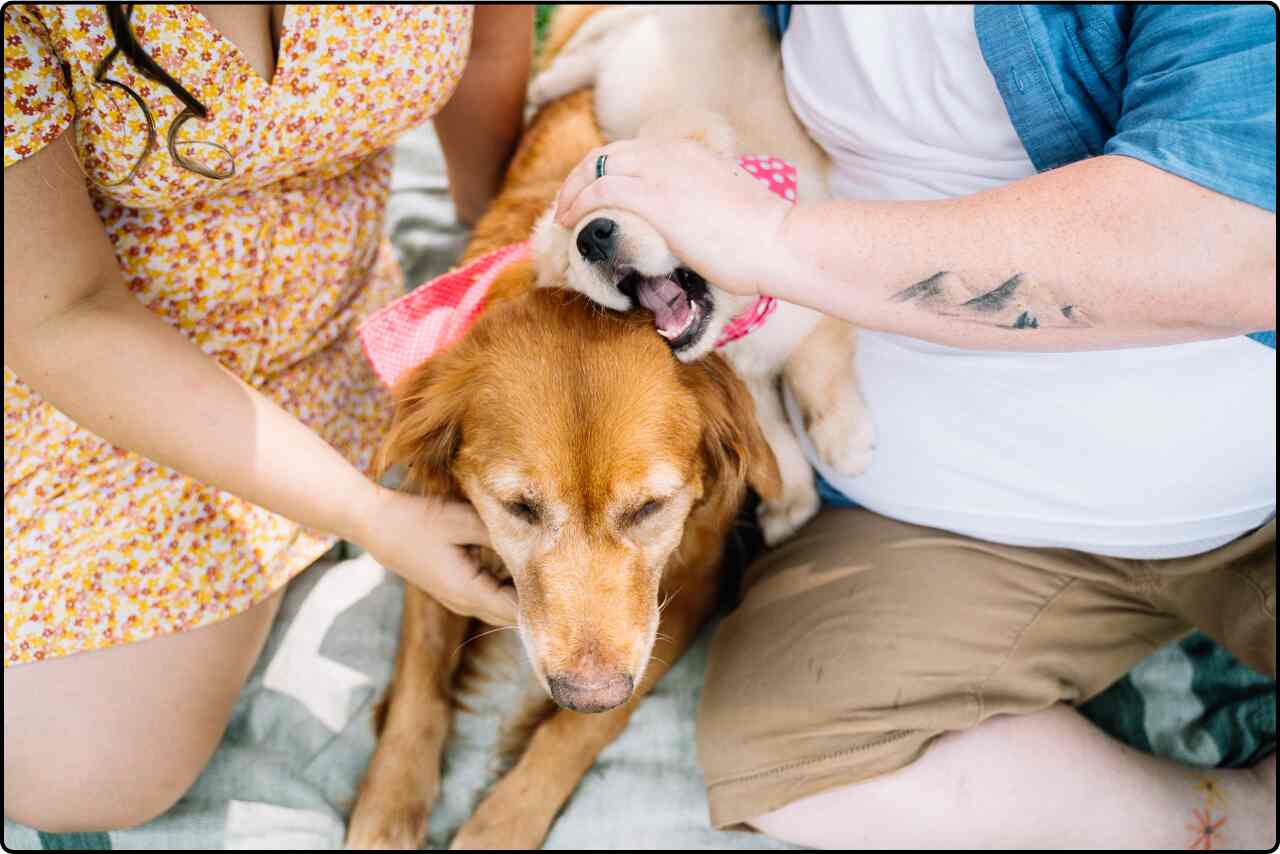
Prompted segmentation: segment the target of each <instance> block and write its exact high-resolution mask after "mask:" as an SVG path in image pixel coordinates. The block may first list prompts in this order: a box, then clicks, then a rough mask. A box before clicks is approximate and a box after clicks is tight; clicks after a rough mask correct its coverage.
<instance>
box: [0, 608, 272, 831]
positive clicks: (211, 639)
mask: <svg viewBox="0 0 1280 854" xmlns="http://www.w3.org/2000/svg"><path fill="white" fill-rule="evenodd" d="M283 592H284V591H283V590H280V591H278V592H276V593H275V594H273V595H272V596H271V597H270V598H269V599H267V600H266V601H264V602H261V603H259V604H258V605H256V606H254V607H253V608H250V609H249V610H248V611H246V612H245V613H243V614H239V615H237V616H235V617H232V618H231V619H228V620H223V621H222V622H219V623H215V624H214V625H211V626H206V627H204V628H200V629H195V630H192V631H189V632H182V633H180V634H176V635H166V636H164V637H160V638H155V639H153V640H149V641H143V642H142V643H137V644H130V645H128V646H120V647H112V648H110V649H104V650H99V651H97V652H87V653H82V654H80V655H73V656H70V657H68V658H59V659H54V660H53V661H46V662H42V663H40V664H29V665H24V666H20V667H10V668H7V669H6V670H5V672H4V781H5V787H4V814H5V816H6V817H8V818H10V819H12V820H14V821H18V822H22V823H23V824H27V825H31V826H33V827H37V828H39V829H41V830H46V831H52V832H71V831H102V830H115V829H119V828H125V827H133V826H135V825H138V824H142V823H143V822H146V821H149V820H151V819H152V818H155V817H156V816H158V815H160V814H161V813H163V812H164V811H165V810H167V809H168V808H169V807H170V806H172V805H173V804H174V803H175V802H176V801H177V800H178V798H180V797H181V796H182V795H183V793H185V792H186V790H187V789H189V788H190V787H191V784H192V783H193V782H195V779H196V777H198V776H199V774H200V772H201V771H202V770H204V766H205V765H206V764H208V762H209V758H210V757H211V756H212V755H213V751H214V750H215V749H216V748H217V746H218V742H219V740H220V739H221V738H222V733H223V730H224V729H226V726H227V721H228V719H230V717H231V710H232V708H234V706H235V702H236V698H237V697H238V696H239V694H240V689H241V687H243V685H244V681H245V679H247V678H248V676H249V672H250V671H251V670H252V669H253V664H254V662H255V661H256V660H257V658H258V653H260V652H261V651H262V645H263V643H265V642H266V639H267V633H268V632H269V631H270V628H271V622H272V620H273V619H275V615H276V610H277V609H278V608H279V606H280V600H281V595H282V594H283Z"/></svg>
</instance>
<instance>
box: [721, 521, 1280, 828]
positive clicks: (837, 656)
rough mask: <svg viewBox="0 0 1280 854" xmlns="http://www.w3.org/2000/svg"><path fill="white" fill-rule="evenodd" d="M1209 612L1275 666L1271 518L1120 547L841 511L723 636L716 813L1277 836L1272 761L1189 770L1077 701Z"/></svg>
mask: <svg viewBox="0 0 1280 854" xmlns="http://www.w3.org/2000/svg"><path fill="white" fill-rule="evenodd" d="M1207 610H1208V611H1221V612H1222V614H1218V615H1217V616H1216V617H1215V616H1214V614H1211V613H1207V612H1206V611H1207ZM1224 615H1228V616H1226V617H1224ZM1193 625H1198V626H1201V627H1203V628H1204V629H1205V631H1207V632H1209V633H1210V634H1211V635H1214V636H1217V637H1220V639H1221V640H1223V641H1224V642H1226V643H1227V644H1228V645H1229V646H1230V648H1231V649H1232V651H1233V652H1235V653H1236V654H1237V656H1238V657H1240V658H1241V659H1242V660H1246V661H1248V662H1249V663H1251V664H1253V666H1255V667H1258V668H1260V669H1263V670H1264V671H1265V672H1267V673H1270V674H1272V675H1274V673H1275V657H1274V656H1275V652H1274V650H1275V637H1276V635H1275V632H1276V623H1275V526H1274V523H1272V524H1271V525H1269V526H1267V527H1266V528H1263V529H1260V530H1258V531H1256V532H1254V533H1253V534H1250V535H1248V536H1246V537H1242V538H1241V539H1240V540H1237V541H1236V542H1235V543H1232V544H1229V545H1228V546H1224V547H1223V548H1222V549H1220V550H1218V551H1216V552H1212V553H1209V554H1206V555H1202V556H1196V557H1194V558H1186V559H1180V560H1177V561H1122V560H1118V559H1110V558H1098V557H1093V556H1090V555H1085V554H1082V553H1078V552H1070V551H1066V550H1059V549H1022V548H1013V547H1007V546H998V545H994V544H990V543H983V542H979V541H976V540H970V539H968V538H965V537H959V536H955V535H951V534H947V533H944V532H941V531H936V530H932V529H927V528H921V527H918V526H913V525H907V524H904V523H899V522H894V521H892V520H888V519H884V518H882V517H878V516H875V515H874V514H872V513H869V512H867V511H864V510H853V511H851V510H843V511H838V510H824V511H823V512H822V513H821V514H819V516H818V517H817V518H816V519H815V520H814V521H813V522H812V523H810V524H809V525H808V526H806V527H805V528H804V529H802V530H801V531H800V532H799V533H798V534H797V536H796V537H795V538H794V539H792V540H790V541H788V542H787V543H786V544H784V545H783V546H782V547H781V548H779V549H776V550H774V551H773V552H771V553H770V554H768V555H766V556H765V558H763V559H762V560H760V561H758V562H757V563H756V564H755V565H754V566H753V567H752V568H751V569H750V570H749V571H748V578H747V592H746V595H745V597H744V599H743V602H742V604H741V605H740V606H739V608H738V610H737V611H736V612H735V613H734V614H733V615H731V616H730V617H729V618H728V619H727V620H726V621H725V622H724V623H722V624H721V627H720V629H719V631H718V633H717V636H716V638H715V640H714V642H713V646H712V650H711V660H710V665H709V670H708V674H707V682H706V687H705V689H704V693H703V704H702V708H701V709H700V713H699V722H698V740H699V757H700V760H701V764H702V767H703V770H704V773H705V774H706V777H707V783H708V796H709V801H710V806H711V812H712V821H713V823H714V824H715V825H716V826H719V827H724V826H729V825H733V824H738V823H747V824H750V825H754V826H755V827H757V828H759V829H762V830H764V831H766V832H768V833H770V834H773V835H776V836H778V837H780V838H783V839H786V840H788V841H792V842H796V843H801V844H806V845H815V846H834V847H882V848H884V847H888V848H891V847H899V846H901V847H956V846H972V847H993V846H994V847H1005V846H1008V847H1028V848H1037V847H1055V848H1056V847H1097V846H1104V847H1107V846H1115V847H1148V848H1149V847H1158V846H1174V847H1188V846H1193V845H1195V846H1199V847H1208V846H1210V845H1216V846H1218V847H1221V846H1223V845H1226V846H1228V847H1259V848H1266V847H1269V846H1270V845H1272V844H1274V841H1275V768H1276V766H1275V758H1274V756H1273V757H1271V758H1270V759H1269V760H1267V761H1266V762H1264V763H1262V764H1261V765H1260V766H1258V767H1257V768H1254V769H1251V770H1248V771H1221V770H1209V771H1201V770H1196V769H1191V768H1187V767H1183V766H1180V765H1178V764H1176V763H1173V762H1169V761H1167V760H1163V759H1156V758H1153V757H1150V756H1147V755H1145V754H1142V753H1139V752H1138V751H1136V750H1132V749H1130V748H1128V747H1127V746H1124V745H1122V744H1119V743H1118V742H1116V741H1114V740H1113V739H1111V738H1110V737H1109V736H1107V735H1105V734H1103V733H1102V732H1101V731H1099V730H1097V729H1096V728H1094V727H1093V725H1092V724H1090V723H1089V722H1088V721H1086V720H1084V719H1083V718H1082V717H1081V716H1079V715H1078V714H1077V713H1076V712H1074V711H1073V710H1071V709H1068V708H1066V706H1065V705H1064V704H1065V703H1077V702H1083V701H1085V700H1087V699H1088V698H1090V697H1092V696H1093V695H1095V694H1097V693H1098V692H1100V691H1102V690H1103V689H1104V688H1106V687H1107V685H1109V684H1110V683H1111V682H1113V681H1114V680H1115V679H1117V678H1118V677H1119V676H1121V675H1122V674H1123V673H1125V672H1126V671H1127V670H1129V669H1130V668H1131V667H1132V666H1133V665H1134V664H1136V663H1137V662H1138V661H1139V660H1141V659H1142V658H1143V657H1145V656H1146V655H1147V654H1149V653H1150V652H1152V651H1154V650H1155V649H1156V648H1158V647H1159V646H1161V645H1163V644H1164V643H1166V642H1167V641H1169V640H1172V639H1174V638H1176V637H1178V636H1180V635H1182V634H1184V633H1185V632H1187V631H1188V630H1189V629H1190V628H1191V627H1192V626H1193Z"/></svg>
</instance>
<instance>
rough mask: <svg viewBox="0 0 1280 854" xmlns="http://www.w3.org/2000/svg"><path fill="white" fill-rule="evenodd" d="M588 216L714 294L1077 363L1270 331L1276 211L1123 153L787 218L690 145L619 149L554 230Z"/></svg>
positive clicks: (574, 195)
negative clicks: (998, 182)
mask: <svg viewBox="0 0 1280 854" xmlns="http://www.w3.org/2000/svg"><path fill="white" fill-rule="evenodd" d="M599 153H605V154H607V155H608V160H607V161H606V163H607V175H606V176H605V177H604V178H602V179H599V180H597V179H595V175H594V169H595V159H596V156H597V155H598V154H599ZM602 207H616V208H622V209H625V210H630V211H633V212H635V213H636V214H638V215H640V216H642V217H645V218H646V219H647V220H649V221H650V222H651V223H652V224H653V225H654V227H655V228H657V229H658V230H659V231H660V232H661V233H662V234H663V236H664V237H665V238H666V239H667V241H668V243H669V244H670V246H671V248H672V251H673V252H674V253H675V254H676V255H677V256H678V257H680V258H681V259H683V260H684V261H685V263H687V264H689V266H691V267H693V268H694V269H696V270H698V272H699V273H701V274H702V275H703V276H705V277H706V278H707V279H708V280H710V281H712V282H715V283H716V284H717V285H719V286H721V287H723V288H725V289H727V290H731V291H735V292H738V293H754V292H759V293H767V294H770V295H773V296H777V297H780V298H782V299H785V300H788V301H790V302H796V303H799V304H801V305H807V306H810V307H812V308H816V309H819V310H821V311H824V312H827V313H829V314H833V315H836V316H838V317H841V318H844V319H846V320H848V321H850V322H852V323H854V324H856V325H858V326H861V327H864V328H868V329H877V330H885V331H891V332H897V333H901V334H905V335H911V336H914V337H917V338H922V339H925V340H929V341H934V342H937V343H940V344H949V345H954V346H961V347H971V348H975V349H990V350H1001V349H1003V350H1084V349H1091V348H1105V347H1123V346H1140V345H1154V344H1167V343H1174V342H1179V341H1190V340H1196V339H1205V338H1215V337H1223V336H1229V335H1238V334H1241V333H1247V332H1255V331H1259V330H1265V329H1272V328H1274V327H1275V322H1276V291H1275V276H1276V237H1275V215H1274V214H1273V213H1270V212H1268V211H1266V210H1262V209H1260V208H1257V207H1254V206H1252V205H1249V204H1245V203H1243V202H1239V201H1236V200H1234V199H1231V198H1228V197H1226V196H1224V195H1221V194H1219V193H1216V192H1213V191H1211V190H1206V189H1204V188H1202V187H1200V186H1197V185H1196V184H1193V183H1191V182H1190V181H1187V180H1185V179H1182V178H1179V177H1177V176H1175V175H1172V174H1170V173H1168V172H1165V171H1162V170H1160V169H1157V168H1155V167H1153V166H1150V165H1148V164H1146V163H1143V162H1141V161H1139V160H1135V159H1132V158H1129V157H1124V156H1117V155H1112V156H1102V157H1096V158H1092V159H1090V160H1086V161H1081V162H1078V163H1073V164H1070V165H1068V166H1064V167H1062V168H1059V169H1055V170H1052V171H1050V172H1046V173H1043V174H1040V175H1036V176H1033V177H1030V178H1026V179H1023V180H1021V181H1015V182H1013V183H1011V184H1008V185H1006V186H1004V187H1000V188H998V189H994V190H989V191H987V192H983V193H978V194H975V195H972V196H967V197H962V198H957V199H947V200H941V201H927V202H899V201H894V202H860V201H831V202H823V203H818V204H807V205H806V204H801V205H798V206H795V207H792V206H790V205H788V204H787V203H785V202H783V201H781V200H780V199H778V198H777V197H776V196H773V195H772V194H771V193H769V192H768V191H767V190H765V189H763V188H762V187H760V186H759V185H758V184H757V183H756V181H755V180H754V179H753V178H751V177H749V176H747V175H746V174H745V173H742V172H741V170H739V169H738V168H737V167H736V165H735V164H733V163H731V162H729V161H726V160H723V159H721V158H718V157H716V156H715V155H713V154H711V153H710V152H709V151H707V150H706V149H705V148H703V147H702V146H699V145H697V144H694V143H659V142H642V141H635V142H624V143H615V144H614V145H612V146H606V147H605V148H603V149H600V151H598V152H593V153H592V155H591V156H589V157H588V158H587V159H586V160H584V161H583V162H582V164H580V165H579V166H578V167H577V168H576V169H575V171H574V173H573V175H572V176H571V177H570V178H569V180H568V181H567V182H566V184H565V187H564V189H563V190H562V193H561V207H560V209H559V211H558V213H557V219H558V220H559V221H560V222H561V223H562V224H564V225H567V226H570V227H571V226H572V225H573V224H576V223H577V222H579V221H581V219H582V218H583V217H585V216H586V215H587V214H588V213H589V212H590V211H592V210H594V209H597V208H602ZM940 274H941V275H940ZM965 302H969V303H970V304H969V305H967V306H966V305H964V303H965ZM1022 304H1025V305H1026V306H1027V307H1028V310H1029V311H1030V316H1029V317H1027V318H1023V320H1022V322H1021V323H1019V318H1020V317H1021V316H1022V312H1021V311H1019V310H1017V309H1018V307H1019V306H1020V305H1022ZM1055 312H1056V313H1055ZM1068 315H1071V316H1070V317H1069V316H1068ZM1033 320H1034V323H1033V322H1032V321H1033Z"/></svg>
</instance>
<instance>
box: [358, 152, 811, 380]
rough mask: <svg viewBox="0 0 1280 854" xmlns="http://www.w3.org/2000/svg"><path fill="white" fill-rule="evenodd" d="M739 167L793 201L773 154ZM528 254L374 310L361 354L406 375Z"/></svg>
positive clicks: (480, 266)
mask: <svg viewBox="0 0 1280 854" xmlns="http://www.w3.org/2000/svg"><path fill="white" fill-rule="evenodd" d="M738 165H739V166H741V167H742V168H743V169H745V170H747V172H748V173H749V174H750V175H752V176H754V177H755V178H756V180H758V181H760V182H761V183H763V184H764V185H765V186H766V187H768V188H769V189H770V190H771V191H772V192H773V193H774V194H776V195H778V196H781V197H782V198H784V199H786V200H787V201H789V202H791V203H792V204H794V203H795V200H796V169H795V167H794V166H792V165H791V164H790V163H787V162H786V161H785V160H779V159H778V158H776V157H760V156H750V157H740V158H738ZM528 257H529V243H528V241H525V242H524V243H514V244H512V245H510V246H504V247H502V248H501V249H496V250H494V251H493V252H490V253H489V254H488V255H484V256H482V257H480V258H477V259H476V260H475V261H472V262H471V263H470V264H468V265H466V266H465V267H459V268H458V269H456V270H453V271H451V272H448V273H445V274H444V275H443V276H437V277H436V278H434V279H432V280H431V281H429V282H427V283H425V284H423V285H420V286H418V287H416V288H414V289H413V290H412V291H410V292H409V293H407V294H405V295H404V296H402V297H400V299H398V300H395V301H394V302H391V303H388V304H387V305H385V306H383V307H382V308H381V309H379V310H378V311H376V312H374V313H373V314H372V315H371V316H370V317H369V318H368V319H367V320H366V321H365V322H364V323H363V324H361V326H360V329H359V332H358V334H359V336H360V344H361V346H362V347H363V348H364V354H365V357H366V358H368V360H369V364H370V365H372V366H373V371H374V373H375V374H377V375H378V379H380V380H382V382H383V383H385V384H386V385H387V387H388V388H390V387H391V386H394V385H395V384H396V382H397V381H398V380H399V379H400V378H401V377H403V376H404V375H405V373H406V372H407V371H409V370H411V369H413V368H416V367H417V366H418V365H420V364H422V363H423V362H425V361H426V360H427V359H429V358H430V357H431V356H433V355H435V354H436V352H438V351H439V350H442V349H444V348H445V347H447V346H449V345H450V344H452V343H453V342H454V341H456V340H458V339H459V338H461V337H462V335H463V334H464V333H465V332H466V331H467V330H468V329H470V328H471V324H472V323H474V322H475V319H476V318H477V317H478V316H479V314H480V310H481V309H482V308H484V300H485V297H486V296H487V295H488V293H489V288H490V286H491V285H493V282H494V280H495V279H497V278H498V275H499V274H500V273H501V272H502V271H503V270H505V269H506V268H507V267H508V266H510V265H511V264H514V263H516V262H518V261H524V260H526V259H528ZM775 308H777V302H776V301H775V300H774V298H773V297H764V296H762V297H757V298H756V301H755V302H754V303H752V304H751V306H750V307H749V308H748V309H747V310H746V311H744V312H743V313H742V314H740V315H738V316H737V317H735V318H734V319H733V320H731V321H729V324H728V325H727V326H725V328H724V331H723V332H721V333H720V338H719V339H718V340H717V341H716V346H717V347H723V346H724V345H725V344H728V343H729V342H730V341H736V340H737V339H739V338H741V337H742V336H744V335H746V334H747V333H749V332H751V331H752V330H754V329H757V328H759V327H760V325H761V324H763V323H764V322H765V320H766V319H768V317H769V315H770V314H772V313H773V310H774V309H775Z"/></svg>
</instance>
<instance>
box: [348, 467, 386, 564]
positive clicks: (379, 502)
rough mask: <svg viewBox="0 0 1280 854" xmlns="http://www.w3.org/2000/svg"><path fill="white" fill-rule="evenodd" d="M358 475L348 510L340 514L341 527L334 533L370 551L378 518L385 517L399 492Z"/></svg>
mask: <svg viewBox="0 0 1280 854" xmlns="http://www.w3.org/2000/svg"><path fill="white" fill-rule="evenodd" d="M358 476H359V478H360V480H359V482H358V483H357V484H356V489H355V493H354V501H352V502H351V504H349V505H348V507H349V508H350V510H349V512H347V513H344V514H343V516H342V519H343V525H342V528H341V529H340V530H337V531H335V532H334V533H336V534H337V535H338V536H340V537H342V539H344V540H348V541H349V542H352V543H355V544H356V545H358V546H360V547H361V548H363V549H365V550H366V551H370V550H371V549H370V545H371V544H372V542H373V541H374V540H375V539H376V534H375V532H376V531H377V530H378V527H377V526H378V520H379V519H384V520H385V519H386V518H387V513H388V508H389V506H390V505H391V504H392V503H393V502H394V501H395V499H396V498H397V497H398V496H399V493H397V492H396V491H395V490H394V489H388V488H387V487H385V486H381V485H379V484H378V483H376V482H374V481H372V480H370V479H369V478H367V477H364V476H363V475H358Z"/></svg>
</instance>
